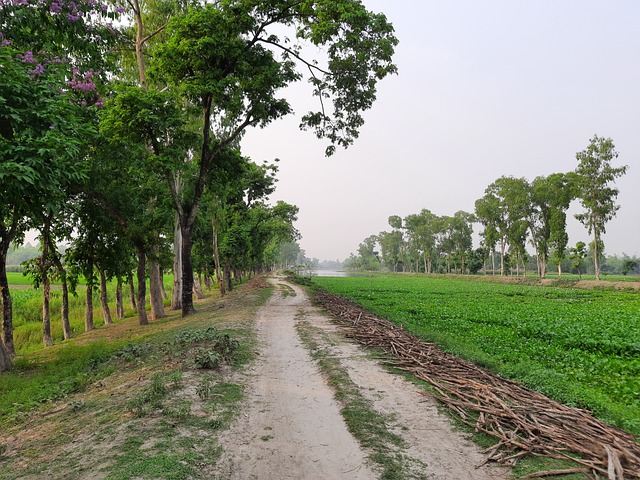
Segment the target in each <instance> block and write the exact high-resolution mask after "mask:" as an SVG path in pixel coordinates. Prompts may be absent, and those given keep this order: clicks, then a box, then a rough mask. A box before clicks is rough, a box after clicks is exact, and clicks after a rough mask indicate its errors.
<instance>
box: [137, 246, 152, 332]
mask: <svg viewBox="0 0 640 480" xmlns="http://www.w3.org/2000/svg"><path fill="white" fill-rule="evenodd" d="M136 248H137V250H138V321H139V323H140V325H148V324H149V319H148V318H147V310H146V307H147V300H146V297H147V280H146V277H145V275H146V262H145V253H144V246H142V245H141V244H138V245H136Z"/></svg>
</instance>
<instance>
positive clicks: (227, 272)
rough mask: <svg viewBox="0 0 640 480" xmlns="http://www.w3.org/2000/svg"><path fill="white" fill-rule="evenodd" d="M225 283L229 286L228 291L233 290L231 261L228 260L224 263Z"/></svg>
mask: <svg viewBox="0 0 640 480" xmlns="http://www.w3.org/2000/svg"><path fill="white" fill-rule="evenodd" d="M224 281H225V283H226V284H227V290H228V291H229V292H230V291H231V290H233V282H232V280H231V261H230V260H229V259H228V258H226V259H225V261H224Z"/></svg>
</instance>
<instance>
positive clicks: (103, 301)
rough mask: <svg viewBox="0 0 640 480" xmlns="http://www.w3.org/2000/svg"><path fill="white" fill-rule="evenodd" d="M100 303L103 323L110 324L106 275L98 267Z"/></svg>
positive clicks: (111, 321)
mask: <svg viewBox="0 0 640 480" xmlns="http://www.w3.org/2000/svg"><path fill="white" fill-rule="evenodd" d="M99 272H100V305H101V306H102V318H103V320H104V324H105V325H111V324H112V323H113V320H112V319H111V309H110V308H109V297H108V296H107V277H106V275H105V274H104V270H102V269H100V270H99Z"/></svg>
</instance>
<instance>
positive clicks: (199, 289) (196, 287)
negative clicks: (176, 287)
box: [193, 275, 204, 300]
mask: <svg viewBox="0 0 640 480" xmlns="http://www.w3.org/2000/svg"><path fill="white" fill-rule="evenodd" d="M193 294H194V295H195V296H196V298H197V299H198V300H202V299H203V298H204V293H202V287H201V286H200V275H198V277H194V279H193Z"/></svg>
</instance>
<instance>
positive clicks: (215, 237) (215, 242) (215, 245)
mask: <svg viewBox="0 0 640 480" xmlns="http://www.w3.org/2000/svg"><path fill="white" fill-rule="evenodd" d="M211 230H212V231H213V262H214V263H215V265H216V278H217V280H218V288H219V289H220V295H221V296H223V297H224V294H225V293H226V292H225V289H224V281H223V278H222V269H221V268H220V252H219V251H218V230H217V229H216V221H215V219H211Z"/></svg>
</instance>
